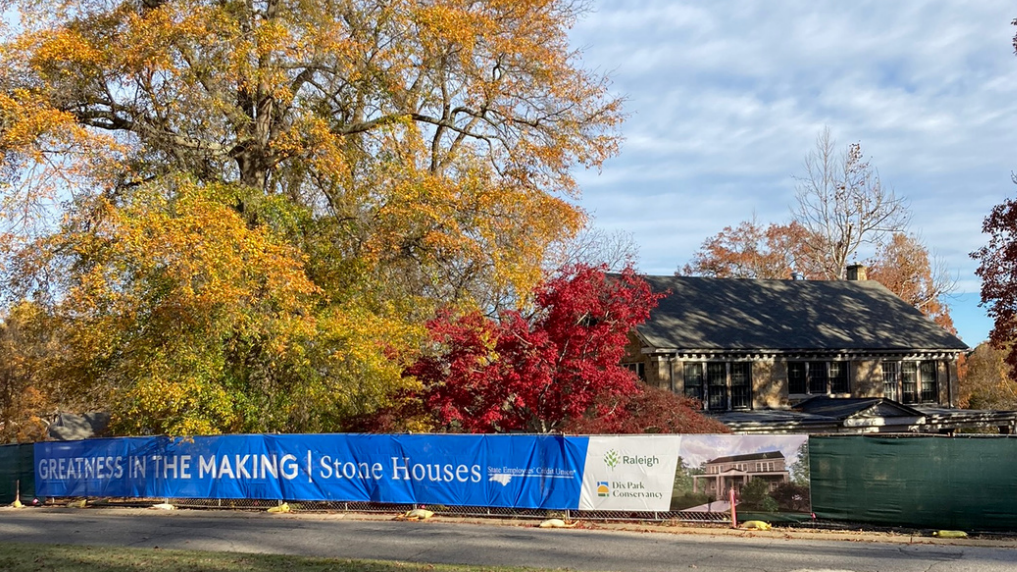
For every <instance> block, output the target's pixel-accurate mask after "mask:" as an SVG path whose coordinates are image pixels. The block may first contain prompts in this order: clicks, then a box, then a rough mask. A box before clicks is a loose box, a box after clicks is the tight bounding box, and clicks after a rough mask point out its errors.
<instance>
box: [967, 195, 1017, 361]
mask: <svg viewBox="0 0 1017 572" xmlns="http://www.w3.org/2000/svg"><path fill="white" fill-rule="evenodd" d="M1014 182H1015V183H1017V177H1015V179H1014ZM982 232H983V233H985V234H987V235H989V241H988V244H987V245H985V246H983V247H982V248H979V249H978V250H976V251H975V252H973V253H971V256H972V257H973V258H974V259H976V260H978V262H979V264H978V269H977V270H975V274H977V275H978V277H979V278H981V279H982V291H981V294H982V304H983V305H985V306H986V309H987V313H988V315H989V317H990V318H992V319H993V322H994V324H993V327H992V331H990V332H989V341H990V342H991V343H992V345H993V346H994V347H995V348H996V349H999V350H1003V351H1005V355H1006V357H1005V358H1004V362H1005V363H1006V365H1007V369H1008V372H1009V376H1010V377H1011V379H1014V380H1017V377H1014V374H1013V372H1014V371H1015V368H1017V346H1014V344H1013V341H1014V340H1015V339H1017V201H1014V200H1013V199H1007V200H1006V201H1004V202H1003V203H1002V204H999V205H996V206H995V207H993V209H992V212H990V213H989V216H987V217H986V218H985V221H984V222H983V223H982Z"/></svg>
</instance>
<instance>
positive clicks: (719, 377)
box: [706, 363, 727, 411]
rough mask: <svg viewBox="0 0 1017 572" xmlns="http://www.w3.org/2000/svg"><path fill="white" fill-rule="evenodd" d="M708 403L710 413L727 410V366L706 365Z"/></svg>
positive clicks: (718, 364)
mask: <svg viewBox="0 0 1017 572" xmlns="http://www.w3.org/2000/svg"><path fill="white" fill-rule="evenodd" d="M706 401H707V403H708V407H709V409H710V411H724V410H726V409H727V364H724V363H708V364H706Z"/></svg>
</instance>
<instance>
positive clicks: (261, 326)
mask: <svg viewBox="0 0 1017 572" xmlns="http://www.w3.org/2000/svg"><path fill="white" fill-rule="evenodd" d="M3 5H4V7H5V8H6V9H8V10H9V11H8V12H6V13H5V18H4V19H3V23H2V24H0V26H2V27H0V33H2V34H3V37H2V44H0V63H2V64H3V65H0V69H2V70H3V71H2V72H0V157H2V161H3V163H2V165H0V173H2V174H3V175H2V176H3V178H4V179H3V180H4V181H6V182H7V185H6V186H4V187H3V188H4V189H5V194H4V197H3V201H4V202H3V205H2V207H3V208H2V210H0V272H3V273H4V276H5V277H6V278H10V280H5V281H4V284H5V285H7V286H6V287H5V290H4V292H3V294H4V301H5V302H6V303H7V304H8V307H10V306H9V305H10V304H14V303H17V302H18V301H20V300H32V301H34V302H35V303H38V304H40V305H41V306H42V307H44V308H45V309H46V312H45V313H46V314H47V315H48V316H50V317H52V318H55V319H57V321H58V323H60V324H62V327H65V328H66V331H62V332H61V335H62V336H64V337H63V339H64V340H65V341H66V343H69V344H72V345H73V348H72V349H73V352H75V353H76V355H78V356H85V357H88V356H93V357H92V358H89V359H87V360H85V361H83V362H80V363H81V367H79V368H78V369H77V370H76V371H71V372H70V373H71V374H73V378H74V379H78V380H80V381H81V384H82V385H81V387H82V391H86V392H99V393H105V395H106V396H107V398H108V399H107V401H108V402H109V403H116V404H119V405H117V407H118V408H119V411H120V415H119V417H115V421H116V420H117V419H119V421H120V422H123V424H121V425H116V426H117V427H119V428H120V429H121V430H123V431H138V430H143V429H144V430H151V431H165V432H176V433H180V432H193V431H201V432H219V431H227V430H230V431H232V430H257V429H259V428H261V429H266V428H267V429H271V430H287V429H307V428H315V427H317V428H320V429H328V430H341V429H342V428H343V427H344V425H343V421H342V419H341V418H342V417H343V416H345V415H347V414H356V415H360V414H365V413H369V412H370V411H371V410H372V408H374V407H378V406H380V404H382V403H384V402H385V399H384V397H383V394H385V393H389V394H399V393H400V392H402V391H404V390H405V389H406V388H405V382H404V381H403V378H402V377H401V376H399V375H393V374H392V371H393V369H398V368H399V367H400V366H401V365H402V364H404V363H405V362H407V361H410V360H412V359H413V357H414V355H415V352H416V351H417V349H418V348H416V347H415V346H414V343H413V342H412V341H411V339H412V338H413V337H414V336H415V335H416V334H415V333H414V332H416V331H418V328H419V327H420V326H421V325H422V323H423V321H424V320H425V318H426V317H427V316H430V315H432V311H433V309H434V308H435V307H436V306H438V305H442V304H452V305H456V306H460V307H485V306H486V305H489V304H490V301H491V300H498V299H501V298H503V297H504V293H505V292H512V293H513V295H514V296H517V297H519V298H520V299H521V298H522V297H524V296H525V294H526V293H527V292H529V290H530V289H532V287H533V286H534V285H535V284H537V283H538V282H539V280H540V279H541V276H542V274H541V273H542V262H543V260H544V258H545V255H546V253H547V248H548V245H549V244H551V243H554V242H556V241H562V240H566V239H568V237H570V236H571V235H573V234H574V233H575V232H576V231H577V230H578V229H579V228H580V227H581V226H582V224H583V220H584V215H583V213H582V212H581V211H580V210H579V209H578V208H577V207H575V206H574V200H573V199H575V197H576V196H577V195H578V189H577V185H576V182H575V180H574V178H573V176H572V170H573V169H574V168H575V167H578V166H582V167H596V166H598V165H600V164H601V162H602V161H603V160H604V159H605V158H607V157H609V156H610V155H611V154H613V153H614V152H615V151H616V149H617V136H616V132H615V129H616V126H617V124H618V122H619V121H620V102H619V100H618V99H616V98H614V97H613V96H611V95H610V94H609V92H608V89H607V88H608V86H607V82H606V79H605V78H603V77H601V76H599V75H596V74H593V73H589V72H587V71H584V70H583V69H581V67H580V66H579V63H580V62H579V54H578V53H576V52H573V51H571V50H570V49H569V47H568V36H567V30H568V27H569V26H570V25H571V24H572V23H573V22H574V20H575V19H576V18H577V17H578V16H579V15H580V13H581V12H582V10H583V9H584V6H583V4H582V3H581V2H580V3H576V2H570V1H565V0H504V1H495V2H483V3H476V2H467V1H463V0H419V1H418V0H407V1H397V2H380V1H377V0H353V1H345V0H344V1H341V2H340V1H336V0H317V1H311V0H308V1H298V2H284V1H283V0H165V1H151V2H150V1H144V2H141V1H133V0H132V1H127V0H125V1H121V2H99V3H96V2H91V1H86V0H61V1H58V2H39V1H37V0H10V1H7V2H4V4H3ZM15 182H16V184H14V183H15ZM0 185H3V182H0ZM206 225H207V226H206ZM131 241H134V242H131ZM244 242H247V243H248V244H247V245H245V244H243V243H244ZM171 249H179V250H177V251H175V252H171ZM233 265H236V266H235V267H234V266H233ZM77 303H81V304H83V305H80V306H78V307H81V308H84V309H83V310H80V311H79V310H76V309H75V308H76V306H75V304H77ZM199 340H203V342H201V341H199ZM160 344H166V346H165V348H164V347H163V346H162V345H160ZM188 344H191V345H188ZM92 350H95V352H94V353H89V352H90V351H92ZM73 363H74V362H72V361H67V362H66V363H65V365H67V364H73ZM191 370H194V371H198V372H199V373H200V375H197V376H195V378H194V379H185V377H186V376H185V372H188V371H191ZM315 380H317V381H315ZM336 400H339V401H341V402H342V403H339V402H337V401H336ZM311 402H313V403H314V405H311V406H302V405H299V403H305V404H306V403H311ZM302 408H303V409H302ZM328 412H331V414H328ZM311 419H316V420H318V421H314V422H312V421H310V420H311ZM319 421H320V423H321V424H320V425H316V423H318V422H319Z"/></svg>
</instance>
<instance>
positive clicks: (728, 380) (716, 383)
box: [685, 362, 752, 411]
mask: <svg viewBox="0 0 1017 572" xmlns="http://www.w3.org/2000/svg"><path fill="white" fill-rule="evenodd" d="M685 395H686V396H688V397H691V398H693V399H698V400H699V401H701V402H702V403H703V407H704V408H705V409H708V410H710V411H727V410H728V409H750V408H751V407H752V364H751V363H749V362H705V363H686V364H685Z"/></svg>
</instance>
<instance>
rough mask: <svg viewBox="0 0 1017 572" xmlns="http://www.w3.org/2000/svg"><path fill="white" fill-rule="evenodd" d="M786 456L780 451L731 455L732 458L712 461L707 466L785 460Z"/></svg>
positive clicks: (719, 458)
mask: <svg viewBox="0 0 1017 572" xmlns="http://www.w3.org/2000/svg"><path fill="white" fill-rule="evenodd" d="M783 458H784V454H783V453H781V452H780V451H767V452H765V453H749V454H748V455H731V456H730V457H717V458H716V459H710V460H709V461H707V464H713V463H731V462H734V461H758V460H760V459H783Z"/></svg>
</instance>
